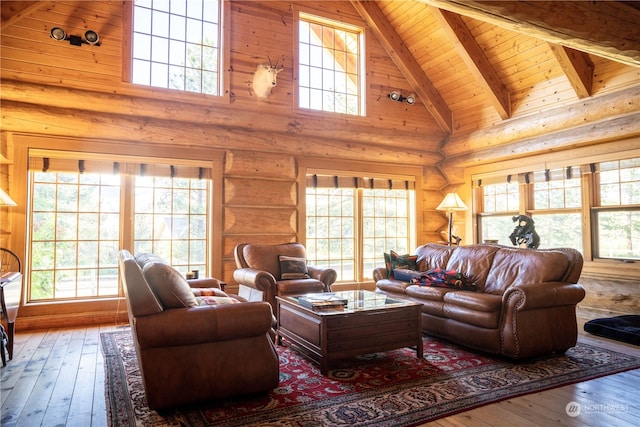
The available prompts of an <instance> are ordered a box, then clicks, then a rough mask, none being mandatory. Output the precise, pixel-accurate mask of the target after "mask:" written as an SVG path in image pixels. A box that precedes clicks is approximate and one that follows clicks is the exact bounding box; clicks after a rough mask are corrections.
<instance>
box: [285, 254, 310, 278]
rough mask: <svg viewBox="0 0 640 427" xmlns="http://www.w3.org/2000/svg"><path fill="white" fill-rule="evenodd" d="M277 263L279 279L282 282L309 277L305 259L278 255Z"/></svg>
mask: <svg viewBox="0 0 640 427" xmlns="http://www.w3.org/2000/svg"><path fill="white" fill-rule="evenodd" d="M278 261H279V262H280V278H281V279H282V280H291V279H308V278H309V277H310V276H309V270H308V269H307V259H306V258H303V257H293V256H287V255H279V256H278Z"/></svg>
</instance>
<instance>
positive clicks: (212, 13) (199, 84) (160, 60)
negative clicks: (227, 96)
mask: <svg viewBox="0 0 640 427" xmlns="http://www.w3.org/2000/svg"><path fill="white" fill-rule="evenodd" d="M221 3H222V0H220V1H216V0H185V1H166V0H135V3H134V6H133V42H132V45H133V47H132V82H133V83H135V84H141V85H147V86H154V87H161V88H168V89H176V90H181V91H187V92H196V93H204V94H209V95H219V94H220V93H221V90H220V87H221V77H220V76H221V75H222V73H221V72H220V70H221V62H222V61H221V49H220V40H221V24H220V22H221V21H220V15H221V14H220V10H221V9H220V5H221Z"/></svg>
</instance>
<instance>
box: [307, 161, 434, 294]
mask: <svg viewBox="0 0 640 427" xmlns="http://www.w3.org/2000/svg"><path fill="white" fill-rule="evenodd" d="M332 166H333V169H327V167H326V160H325V159H315V158H309V157H306V158H303V159H300V161H299V167H298V177H297V182H298V188H300V195H301V197H300V200H299V203H298V205H299V208H298V218H297V222H298V224H300V226H299V229H298V235H299V239H300V241H301V242H304V244H305V245H306V239H307V236H306V231H307V229H306V227H307V223H306V217H307V205H306V194H307V176H308V175H309V174H311V175H313V174H314V173H318V174H324V175H337V176H367V177H374V178H384V179H397V180H406V179H410V180H411V181H413V182H414V186H415V197H414V198H415V200H414V211H413V212H411V213H412V214H413V219H412V224H411V225H410V227H411V230H410V237H409V239H410V240H409V246H410V248H409V252H411V253H413V252H414V250H415V248H416V246H417V244H418V242H419V241H420V240H421V239H420V236H422V234H423V221H422V220H421V218H422V217H421V215H422V212H423V208H422V205H423V200H422V199H423V198H422V197H421V196H420V194H419V192H420V189H422V185H423V184H422V183H423V171H422V167H420V166H409V165H405V166H401V165H392V164H388V165H387V164H379V165H377V167H375V166H372V165H365V164H363V163H362V162H357V161H348V160H336V161H334V162H332ZM380 171H384V172H382V173H381V172H380ZM362 244H363V242H362V241H361V240H356V245H359V247H358V248H357V255H356V267H355V268H356V269H362V268H363V265H364V260H362V259H361V257H360V254H362V253H363V248H362ZM378 255H379V256H378V258H377V261H378V262H377V263H376V265H378V266H381V265H383V264H384V255H383V254H382V253H380V254H378ZM358 257H360V258H358ZM370 282H372V280H368V279H365V280H363V281H362V282H358V281H355V282H348V281H347V282H340V285H346V284H349V283H358V284H360V283H370Z"/></svg>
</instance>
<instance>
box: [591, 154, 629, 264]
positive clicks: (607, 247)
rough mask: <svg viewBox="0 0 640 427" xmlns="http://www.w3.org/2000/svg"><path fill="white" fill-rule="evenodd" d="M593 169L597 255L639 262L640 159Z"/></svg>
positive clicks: (595, 252) (603, 165)
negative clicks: (595, 199) (595, 195)
mask: <svg viewBox="0 0 640 427" xmlns="http://www.w3.org/2000/svg"><path fill="white" fill-rule="evenodd" d="M594 169H595V172H596V174H595V175H596V176H595V178H596V186H597V189H598V191H597V199H598V200H597V202H596V204H597V206H596V207H595V208H594V209H593V210H592V212H593V217H592V220H593V223H594V229H595V236H594V237H595V242H596V243H595V245H594V246H595V251H594V255H595V256H596V257H599V258H614V259H634V260H637V259H640V158H633V159H626V160H619V161H612V162H602V163H599V164H598V165H594Z"/></svg>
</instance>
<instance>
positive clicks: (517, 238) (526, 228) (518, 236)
mask: <svg viewBox="0 0 640 427" xmlns="http://www.w3.org/2000/svg"><path fill="white" fill-rule="evenodd" d="M511 219H512V220H513V222H517V223H518V225H516V228H514V229H513V233H511V235H510V236H509V238H510V239H511V243H513V245H514V246H518V247H527V248H534V249H535V248H537V247H538V246H540V236H538V233H536V229H535V227H534V226H533V224H534V222H533V219H531V218H529V217H528V216H526V215H518V216H514V217H512V218H511ZM523 245H526V246H523Z"/></svg>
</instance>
